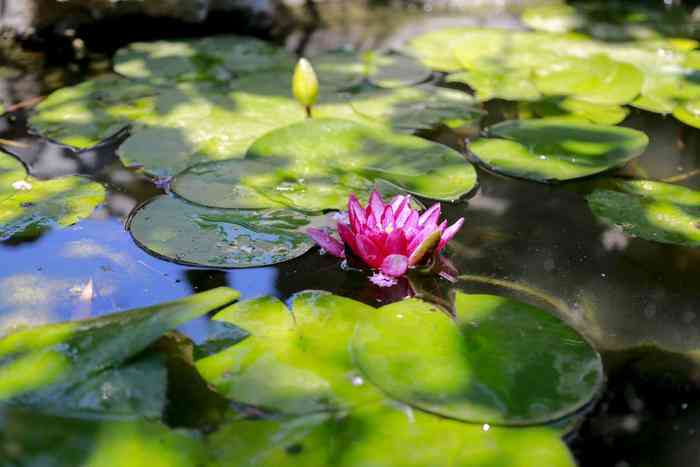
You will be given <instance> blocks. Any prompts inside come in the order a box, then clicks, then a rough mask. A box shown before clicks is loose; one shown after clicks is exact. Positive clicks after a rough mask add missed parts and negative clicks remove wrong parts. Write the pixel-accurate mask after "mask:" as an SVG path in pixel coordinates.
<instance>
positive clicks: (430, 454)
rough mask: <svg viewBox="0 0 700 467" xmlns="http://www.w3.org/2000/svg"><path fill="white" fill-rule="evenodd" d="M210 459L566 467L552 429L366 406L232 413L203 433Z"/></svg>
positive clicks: (263, 466)
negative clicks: (297, 413)
mask: <svg viewBox="0 0 700 467" xmlns="http://www.w3.org/2000/svg"><path fill="white" fill-rule="evenodd" d="M207 442H208V446H207V447H208V449H209V452H210V453H211V455H212V458H213V463H212V464H211V466H212V467H213V466H218V467H223V466H227V465H230V460H231V459H235V460H236V465H237V466H240V467H253V466H255V467H291V466H297V467H301V466H322V465H324V466H325V465H333V466H337V467H370V466H371V467H395V466H401V467H404V466H405V467H408V466H410V467H435V466H451V467H492V466H496V465H498V466H508V467H532V466H547V467H573V466H574V465H575V462H574V460H573V458H572V456H571V453H570V452H569V450H568V449H567V448H566V445H565V444H564V443H563V442H562V441H561V439H560V438H559V436H558V434H557V433H556V432H555V430H552V429H548V428H518V429H515V428H502V427H493V428H490V429H489V430H488V431H484V429H483V428H482V427H481V426H480V425H471V424H466V423H460V422H456V421H454V420H445V419H442V418H439V417H435V416H432V415H430V414H425V413H421V412H418V411H412V410H410V409H408V410H401V408H396V407H389V406H370V407H366V408H362V409H360V410H357V411H354V412H352V413H350V414H348V415H345V416H340V417H329V416H326V415H312V416H308V417H302V418H295V419H292V420H283V421H278V420H260V421H255V420H240V421H235V422H233V423H231V424H228V425H226V426H224V427H223V428H222V429H221V430H220V431H219V432H217V433H215V434H213V435H212V436H211V437H210V438H209V439H208V440H207Z"/></svg>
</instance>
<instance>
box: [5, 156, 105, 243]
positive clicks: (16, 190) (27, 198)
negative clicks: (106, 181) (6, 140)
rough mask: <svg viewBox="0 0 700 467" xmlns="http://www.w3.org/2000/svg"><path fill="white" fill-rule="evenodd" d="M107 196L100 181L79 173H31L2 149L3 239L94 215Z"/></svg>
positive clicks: (35, 233)
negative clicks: (45, 176)
mask: <svg viewBox="0 0 700 467" xmlns="http://www.w3.org/2000/svg"><path fill="white" fill-rule="evenodd" d="M104 199H105V189H104V187H103V186H102V185H100V184H99V183H96V182H92V181H90V180H89V179H87V178H84V177H76V176H73V177H63V178H56V179H53V180H37V179H34V178H32V177H27V176H26V172H25V170H24V167H23V166H22V164H21V163H20V162H19V161H17V160H16V159H15V158H13V157H11V156H9V155H5V154H3V153H0V240H6V239H8V238H10V237H13V236H24V237H31V236H35V235H38V234H39V233H41V232H42V231H43V230H45V229H47V228H50V227H52V226H54V225H58V226H61V227H66V226H69V225H71V224H75V223H76V222H78V221H79V220H80V219H83V218H85V217H88V216H90V214H92V211H93V210H94V209H95V206H97V205H98V204H100V203H102V202H103V201H104Z"/></svg>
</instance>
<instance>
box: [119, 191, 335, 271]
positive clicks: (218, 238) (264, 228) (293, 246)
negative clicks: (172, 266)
mask: <svg viewBox="0 0 700 467" xmlns="http://www.w3.org/2000/svg"><path fill="white" fill-rule="evenodd" d="M325 222H327V218H326V217H324V216H318V217H310V216H307V215H305V214H302V213H300V212H298V211H293V210H289V209H267V210H242V209H213V208H207V207H204V206H198V205H195V204H191V203H188V202H187V201H183V200H180V199H176V198H173V197H170V196H159V197H157V198H154V199H153V200H151V201H149V202H148V203H147V204H145V205H144V206H142V207H140V208H138V209H137V210H136V211H135V212H134V213H132V217H131V219H130V221H129V231H130V232H131V235H132V236H133V237H134V240H135V241H136V242H137V243H138V244H139V245H140V246H141V247H142V248H145V249H146V250H148V251H149V252H151V253H153V254H156V255H159V256H163V257H165V258H167V259H169V260H172V261H175V262H178V263H183V264H194V265H199V266H212V267H218V268H247V267H257V266H268V265H270V264H275V263H280V262H282V261H288V260H290V259H294V258H296V257H298V256H301V255H303V254H304V253H306V252H307V251H308V250H310V249H311V248H312V247H313V246H314V242H313V240H311V239H310V238H309V236H308V235H307V234H306V229H307V228H308V227H312V226H313V225H321V224H324V223H325Z"/></svg>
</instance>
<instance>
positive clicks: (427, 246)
mask: <svg viewBox="0 0 700 467" xmlns="http://www.w3.org/2000/svg"><path fill="white" fill-rule="evenodd" d="M421 236H423V233H422V232H421ZM439 242H440V231H439V230H433V231H432V232H429V233H428V234H427V235H425V236H423V241H421V242H420V244H418V245H417V246H415V247H414V248H413V250H411V249H410V248H411V246H410V245H409V251H411V252H412V253H411V256H409V258H408V264H409V266H415V265H416V264H419V263H420V262H421V261H423V260H424V259H425V258H426V257H428V256H429V255H431V254H432V252H433V251H435V248H436V247H437V245H438V243H439Z"/></svg>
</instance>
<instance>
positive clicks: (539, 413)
mask: <svg viewBox="0 0 700 467" xmlns="http://www.w3.org/2000/svg"><path fill="white" fill-rule="evenodd" d="M455 314H456V318H455V319H454V320H452V319H450V317H448V316H447V315H446V314H444V313H441V312H440V311H438V310H436V309H435V308H433V307H432V306H430V305H428V304H426V303H424V302H421V301H418V300H404V301H402V302H398V303H394V304H392V305H387V306H385V307H382V308H381V309H380V311H379V312H377V313H375V314H374V315H373V317H372V319H370V320H366V321H363V322H361V323H359V325H358V330H357V332H356V334H355V336H354V338H353V341H352V348H353V353H354V355H355V358H356V361H357V364H358V366H359V367H360V368H361V370H362V372H363V373H364V374H365V375H366V376H367V378H368V379H369V381H370V382H371V383H372V384H376V385H377V386H379V387H380V388H381V389H382V390H383V391H385V392H386V393H387V395H389V396H390V397H392V398H395V399H398V400H400V401H402V402H404V403H407V404H410V405H412V406H414V407H417V408H420V409H423V410H426V411H429V412H433V413H436V414H439V415H443V416H446V417H450V418H455V419H459V420H464V421H469V422H479V423H490V424H502V425H527V424H537V423H545V422H548V421H553V420H557V419H559V418H561V417H564V416H566V415H568V414H570V413H573V412H575V411H576V410H578V409H579V408H581V407H582V406H583V405H585V404H587V403H588V402H589V401H590V400H591V398H592V397H593V396H594V395H595V394H596V392H597V391H598V390H599V389H600V385H601V383H602V379H603V372H602V365H601V361H600V356H599V355H598V354H597V353H596V352H595V351H594V350H593V349H592V348H591V346H590V345H589V344H588V343H587V342H586V341H585V340H584V339H583V338H581V337H580V336H579V335H578V334H577V333H576V332H575V331H574V330H572V329H571V328H569V327H568V326H567V325H566V324H564V323H563V322H562V321H560V320H559V319H558V318H556V317H554V316H552V315H551V314H549V313H547V312H545V311H543V310H540V309H538V308H535V307H533V306H530V305H526V304H524V303H520V302H516V301H513V300H509V299H506V298H503V297H498V296H494V295H467V294H463V293H461V292H457V295H456V301H455Z"/></svg>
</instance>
